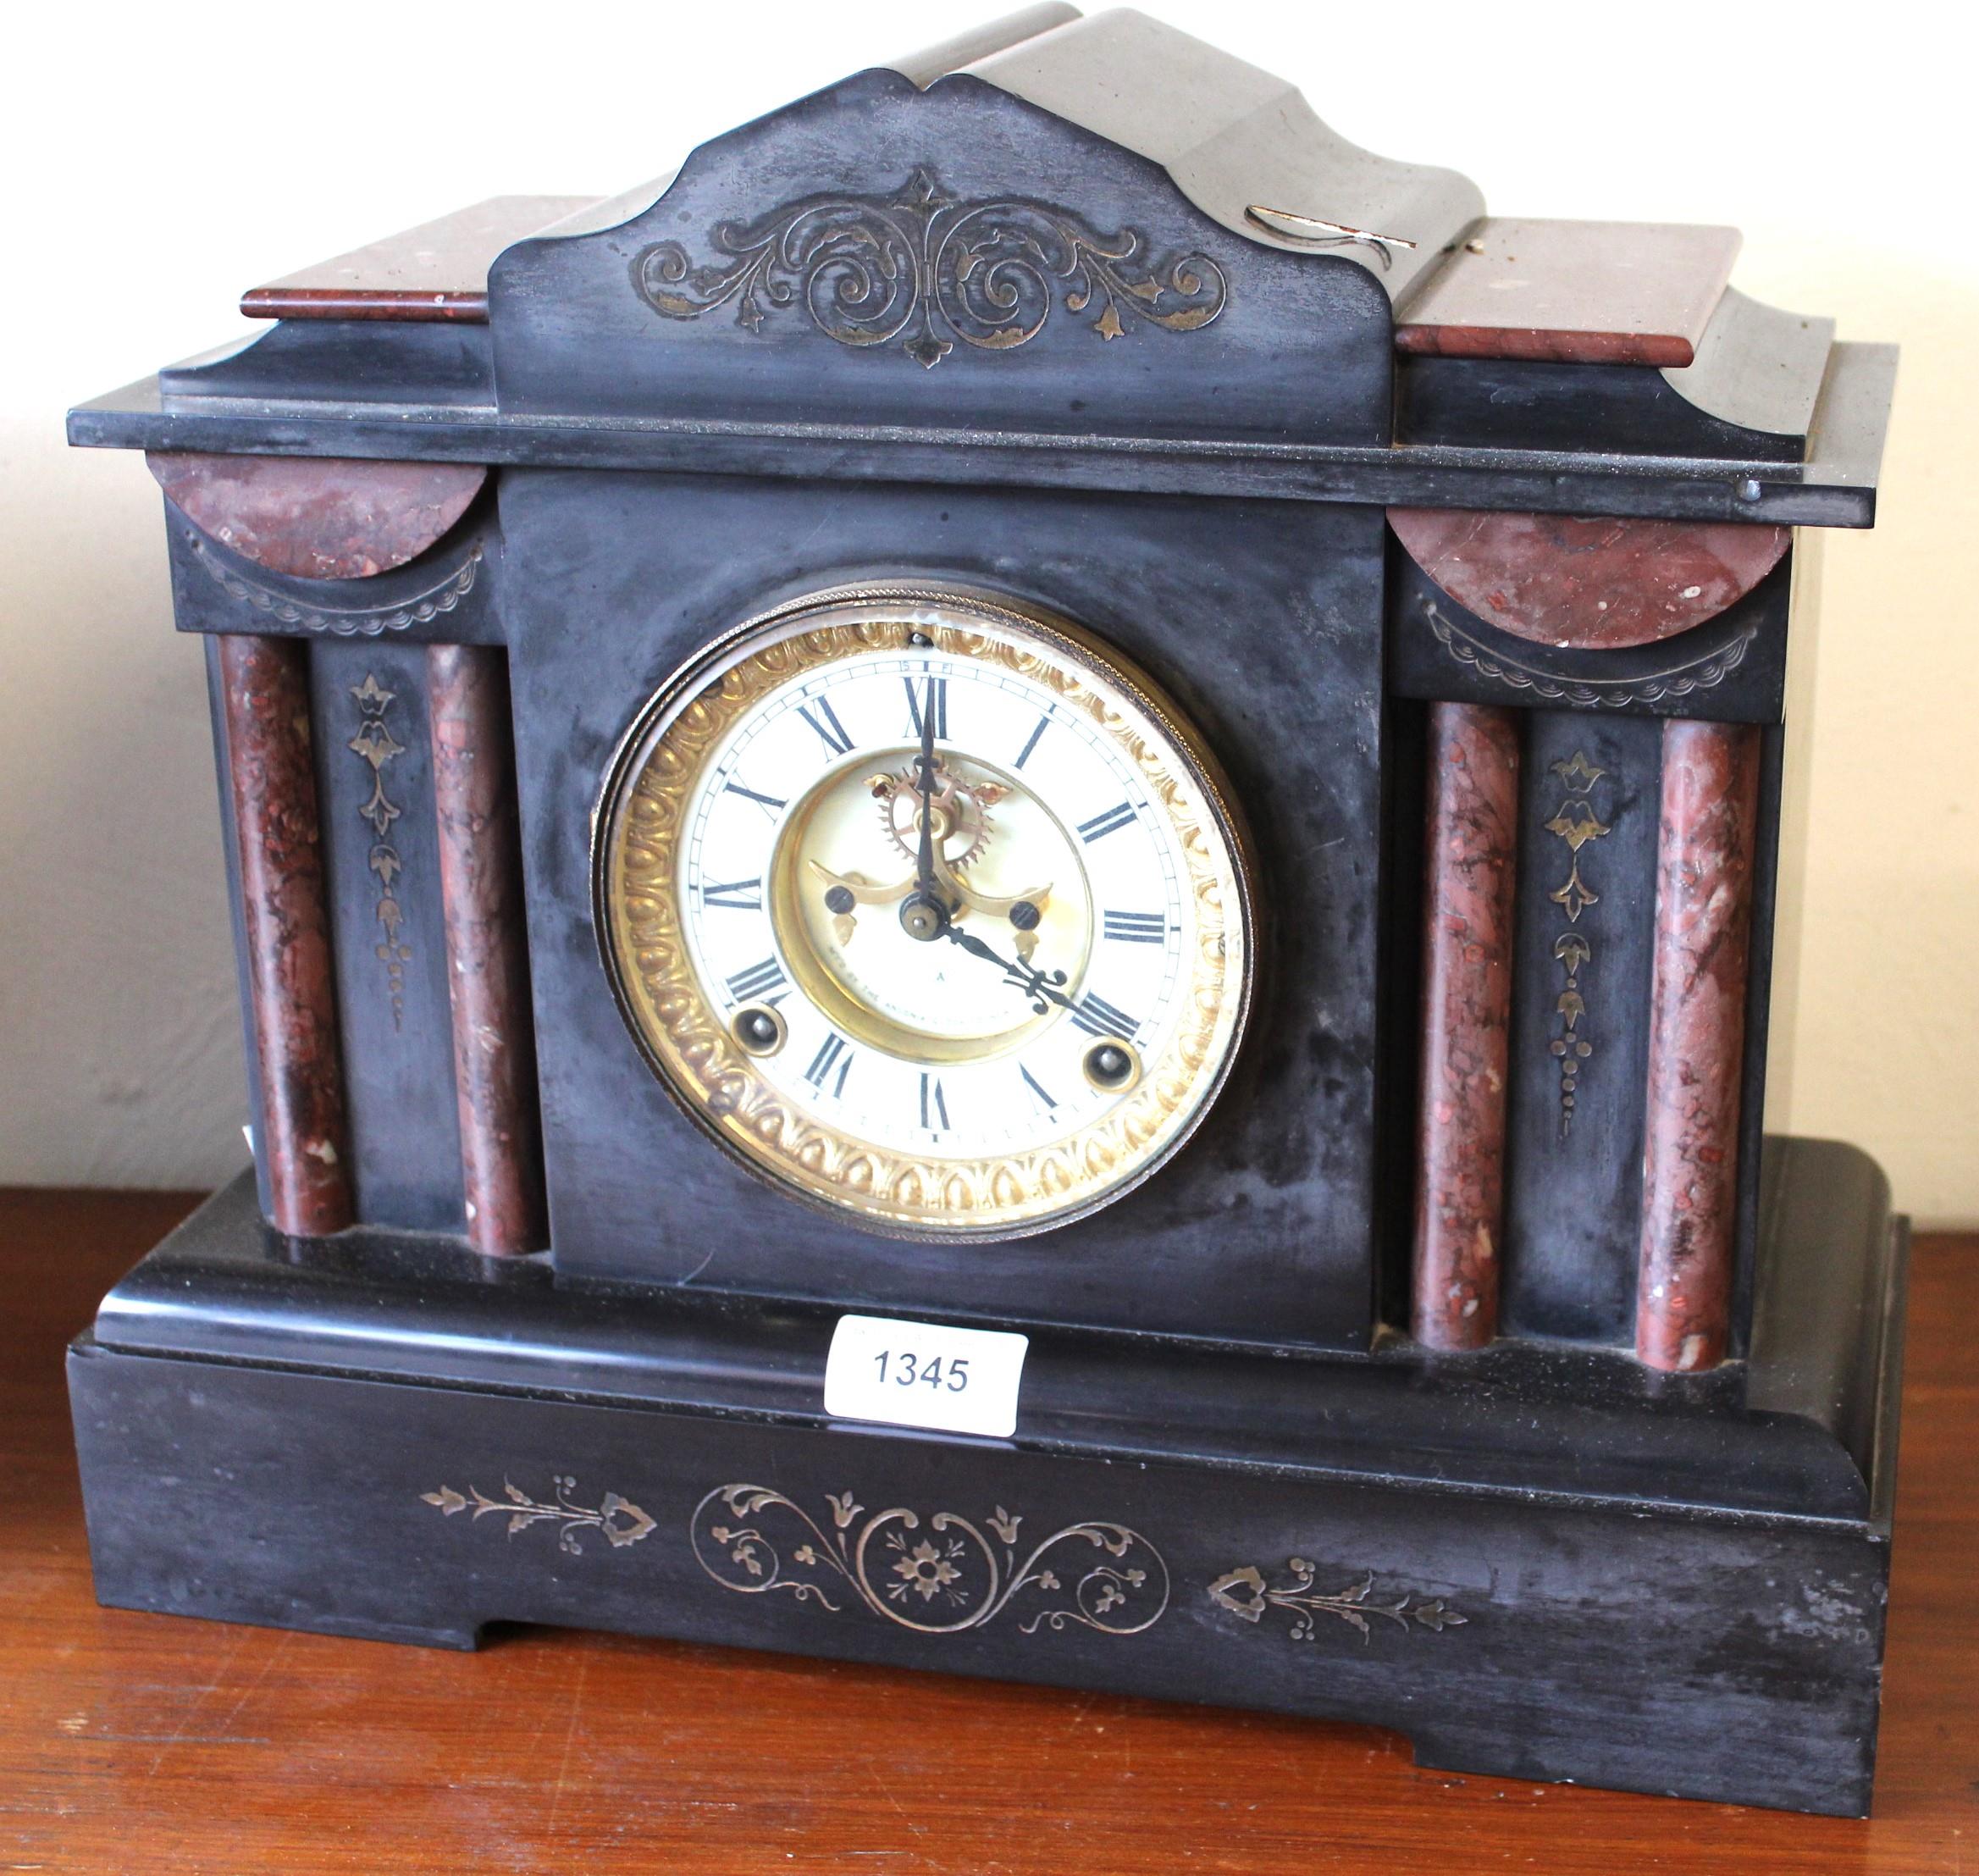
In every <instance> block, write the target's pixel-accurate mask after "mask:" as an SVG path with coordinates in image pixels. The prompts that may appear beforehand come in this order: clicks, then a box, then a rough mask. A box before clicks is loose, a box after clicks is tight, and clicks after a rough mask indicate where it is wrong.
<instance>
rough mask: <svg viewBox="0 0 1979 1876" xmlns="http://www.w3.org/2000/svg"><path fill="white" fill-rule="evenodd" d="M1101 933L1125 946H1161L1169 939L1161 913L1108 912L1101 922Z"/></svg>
mask: <svg viewBox="0 0 1979 1876" xmlns="http://www.w3.org/2000/svg"><path fill="white" fill-rule="evenodd" d="M1100 931H1101V935H1102V936H1103V937H1105V938H1118V939H1119V941H1120V942H1121V943H1122V944H1163V943H1164V942H1165V941H1166V939H1167V937H1168V932H1167V929H1166V921H1164V918H1163V916H1162V915H1161V914H1160V913H1159V912H1108V913H1106V914H1105V915H1104V916H1103V917H1102V918H1101V920H1100Z"/></svg>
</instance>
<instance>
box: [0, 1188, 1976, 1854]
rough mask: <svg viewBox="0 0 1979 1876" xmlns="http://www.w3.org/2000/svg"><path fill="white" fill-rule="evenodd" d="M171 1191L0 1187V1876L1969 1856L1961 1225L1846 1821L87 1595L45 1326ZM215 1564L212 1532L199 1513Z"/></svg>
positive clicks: (619, 1645) (1093, 1699)
mask: <svg viewBox="0 0 1979 1876" xmlns="http://www.w3.org/2000/svg"><path fill="white" fill-rule="evenodd" d="M193 1203H194V1200H193V1198H191V1197H190V1196H186V1197H178V1198H174V1197H172V1196H170V1195H162V1194H156V1193H152V1194H144V1193H120V1194H111V1193H51V1192H14V1193H0V1281H4V1283H5V1286H6V1288H5V1294H6V1296H7V1298H8V1305H7V1309H6V1311H5V1314H4V1315H3V1316H0V1337H4V1339H5V1344H6V1345H5V1346H4V1348H0V1447H3V1449H4V1455H5V1459H4V1463H5V1476H6V1480H7V1491H6V1495H5V1514H4V1517H0V1871H15V1870H47V1871H50V1872H55V1871H116V1872H126V1871H136V1870H142V1871H144V1872H145V1873H146V1876H182V1873H191V1872H195V1871H196V1872H201V1873H207V1876H210V1873H218V1872H226V1871H235V1870H240V1871H254V1872H267V1871H290V1870H303V1871H322V1872H325V1873H329V1872H336V1873H340V1876H341V1873H345V1872H348V1873H360V1872H361V1873H363V1876H386V1873H390V1872H397V1871H453V1870H476V1871H478V1870H493V1871H535V1870H548V1869H570V1868H591V1867H594V1866H596V1865H597V1864H598V1863H600V1862H602V1866H603V1867H604V1868H608V1869H622V1870H628V1871H629V1870H655V1871H666V1872H669V1873H672V1872H694V1873H701V1872H710V1873H727V1872H736V1873H744V1872H747V1873H749V1876H758V1873H761V1872H768V1871H775V1870H782V1869H790V1870H828V1871H832V1872H833V1873H841V1872H845V1873H851V1872H859V1873H872V1876H924V1873H930V1872H948V1873H955V1876H992V1873H993V1876H1066V1873H1074V1872H1075V1873H1078V1876H1109V1873H1113V1872H1123V1873H1125V1872H1132V1873H1134V1876H1148V1873H1153V1872H1162V1873H1167V1872H1184V1871H1197V1870H1200V1871H1226V1872H1241V1873H1243V1876H1279V1873H1281V1872H1282V1873H1284V1876H1292V1873H1295V1872H1296V1873H1297V1876H1313V1873H1314V1872H1318V1871H1329V1870H1360V1869H1368V1870H1378V1871H1380V1872H1382V1873H1383V1876H1407V1873H1411V1872H1416V1871H1436V1872H1451V1871H1466V1872H1468V1871H1473V1870H1496V1869H1510V1870H1543V1871H1546V1872H1549V1873H1551V1876H1573V1873H1578V1872H1588V1873H1598V1876H1621V1873H1622V1872H1627V1871H1634V1870H1663V1869H1671V1870H1684V1871H1694V1872H1711V1873H1712V1876H1716V1873H1719V1872H1727V1873H1728V1872H1738V1873H1739V1876H1751V1873H1754V1872H1767V1871H1783V1872H1784V1871H1791V1872H1806V1873H1809V1876H1813V1873H1816V1872H1819V1873H1822V1876H1833V1873H1842V1872H1848V1873H1853V1872H1858V1871H1860V1872H1895V1871H1903V1872H1945V1873H1947V1876H1954V1873H1957V1872H1960V1871H1965V1870H1971V1871H1975V1872H1979V1594H1976V1593H1975V1575H1976V1574H1979V1563H1975V1548H1976V1547H1975V1544H1974V1538H1975V1536H1979V1512H1976V1509H1975V1494H1976V1491H1979V1479H1976V1475H1975V1473H1974V1469H1973V1465H1972V1458H1971V1455H1972V1453H1973V1452H1974V1451H1975V1450H1976V1449H1979V1370H1976V1369H1975V1366H1974V1364H1973V1363H1972V1362H1971V1358H1970V1354H1969V1352H1967V1349H1966V1348H1965V1342H1966V1340H1967V1331H1966V1329H1965V1325H1967V1324H1969V1323H1970V1322H1971V1320H1973V1319H1974V1318H1975V1316H1979V1239H1975V1238H1970V1237H1968V1238H1962V1239H1961V1238H1949V1237H1941V1238H1936V1239H1928V1238H1927V1239H1925V1240H1923V1241H1922V1242H1921V1243H1920V1244H1919V1246H1918V1250H1917V1256H1916V1261H1915V1282H1914V1287H1913V1289H1912V1292H1911V1307H1910V1384H1909V1387H1908V1390H1907V1392H1906V1398H1905V1402H1904V1457H1903V1467H1902V1484H1901V1490H1900V1492H1899V1505H1898V1516H1897V1549H1896V1558H1895V1575H1894V1585H1893V1591H1892V1596H1893V1602H1892V1608H1891V1612H1890V1625H1889V1667H1888V1680H1887V1685H1886V1694H1885V1718H1884V1722H1883V1745H1882V1772H1881V1775H1880V1778H1879V1779H1878V1782H1877V1815H1876V1817H1875V1818H1873V1819H1872V1820H1871V1821H1870V1822H1869V1823H1852V1822H1847V1821H1844V1820H1841V1819H1837V1818H1800V1817H1793V1816H1788V1815H1783V1814H1780V1813H1777V1812H1763V1811H1746V1810H1740V1809H1737V1808H1734V1807H1729V1806H1723V1805H1703V1804H1692V1803H1685V1802H1680V1801H1676V1800H1658V1799H1647V1798H1640V1797H1628V1796H1618V1795H1617V1794H1614V1793H1610V1792H1603V1791H1589V1790H1575V1789H1573V1788H1570V1787H1566V1786H1558V1785H1547V1786H1540V1785H1527V1784H1514V1783H1507V1782H1505V1781H1503V1780H1500V1779H1483V1778H1475V1777H1463V1776H1458V1775H1456V1774H1448V1773H1440V1772H1428V1771H1421V1770H1418V1769H1417V1768H1416V1767H1415V1766H1414V1764H1413V1763H1412V1759H1411V1755H1410V1751H1409V1748H1408V1746H1407V1742H1406V1741H1405V1740H1401V1739H1400V1738H1398V1737H1396V1736H1395V1735H1390V1734H1385V1733H1382V1732H1379V1731H1377V1730H1375V1729H1372V1728H1358V1727H1352V1726H1338V1725H1327V1724H1318V1723H1314V1722H1307V1721H1298V1720H1288V1719H1277V1718H1267V1717H1262V1716H1258V1715H1252V1714H1239V1713H1220V1712H1215V1711H1212V1710H1208V1709H1200V1708H1191V1707H1171V1706H1160V1705H1157V1704H1155V1703H1153V1702H1144V1701H1135V1700H1125V1699H1120V1698H1118V1697H1116V1696H1092V1695H1082V1694H1075V1693H1062V1692H1054V1691H1051V1690H1048V1689H1045V1688H1036V1687H1015V1686H1005V1685H997V1684H989V1683H982V1682H971V1681H965V1680H953V1679H949V1678H946V1677H943V1676H941V1675H936V1674H927V1675H920V1674H904V1673H898V1672H893V1671H888V1670H883V1669H879V1668H860V1667H853V1666H845V1665H838V1664H833V1663H823V1662H811V1661H805V1660H801V1659H798V1658H794V1657H788V1656H781V1655H750V1654H741V1653H732V1652H722V1651H719V1650H715V1649H708V1648H697V1647H687V1646H679V1645H677V1644H673V1643H668V1642H661V1641H631V1640H626V1639H623V1638H620V1637H616V1636H611V1635H580V1634H569V1633H561V1632H556V1631H548V1630H511V1631H508V1632H506V1633H502V1634H500V1635H496V1636H495V1637H493V1638H491V1641H490V1644H489V1646H488V1647H487V1648H485V1649H484V1651H483V1652H481V1653H479V1654H475V1655H456V1654H448V1653H440V1652H433V1651H428V1650H425V1649H419V1648H408V1647H398V1646H390V1645H387V1644H384V1643H376V1642H365V1641H338V1640H332V1639H329V1638H326V1637H323V1636H320V1635H289V1634H283V1633H279V1632H277V1631H274V1630H260V1629H248V1628H239V1627H229V1626H224V1625H221V1624H211V1623H202V1622H193V1621H187V1620H183V1619H177V1618H174V1617H169V1616H155V1615H141V1614H135V1613H128V1612H125V1611H121V1610H107V1609H99V1608H97V1605H96V1603H95V1602H94V1600H93V1599H92V1597H91V1593H90V1579H89V1560H88V1552H87V1550H86V1545H85V1542H84V1538H83V1528H82V1511H81V1504H80V1495H79V1493H78V1491H77V1487H76V1480H75V1462H74V1459H73V1457H72V1455H71V1453H70V1447H69V1419H68V1409H67V1405H66V1403H65V1401H64V1395H63V1391H62V1348H63V1344H64V1341H65V1339H66V1338H67V1337H68V1336H69V1335H70V1334H71V1333H73V1332H74V1331H75V1330H77V1329H79V1328H80V1327H81V1326H82V1325H84V1324H85V1323H86V1321H87V1320H88V1319H89V1316H90V1313H91V1309H92V1307H93V1305H94V1302H95V1299H96V1298H97V1295H98V1294H99V1293H100V1292H102V1290H103V1289H104V1288H106V1287H108V1285H109V1283H110V1282H111V1281H113V1279H114V1278H115V1277H116V1276H119V1274H120V1273H121V1272H122V1271H123V1270H124V1268H125V1266H126V1265H129V1264H130V1262H132V1261H133V1260H134V1259H135V1258H136V1257H137V1256H138V1255H139V1253H141V1252H142V1251H144V1250H145V1249H146V1248H148V1247H149V1246H150V1245H151V1243H152V1242H153V1241H154V1240H155V1239H156V1238H157V1237H158V1236H160V1235H161V1234H162V1233H163V1231H164V1230H165V1229H166V1228H167V1226H169V1225H170V1224H172V1223H173V1222H174V1220H176V1219H177V1218H178V1217H180V1215H183V1214H184V1213H185V1211H187V1210H189V1209H191V1205H192V1204H193ZM227 1542H228V1534H227V1532H226V1531H225V1530H224V1529H222V1530H214V1532H213V1545H214V1547H215V1548H216V1549H217V1550H218V1549H224V1547H225V1545H226V1544H227Z"/></svg>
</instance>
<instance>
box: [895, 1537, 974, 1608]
mask: <svg viewBox="0 0 1979 1876" xmlns="http://www.w3.org/2000/svg"><path fill="white" fill-rule="evenodd" d="M893 1569H894V1571H895V1573H896V1574H898V1575H901V1576H904V1577H905V1578H906V1579H907V1580H906V1582H905V1584H904V1585H896V1586H895V1587H894V1588H893V1590H892V1591H889V1593H890V1594H892V1595H895V1596H897V1595H898V1594H899V1593H900V1591H901V1590H902V1589H903V1588H905V1589H910V1590H912V1591H915V1593H916V1594H917V1595H918V1596H919V1597H920V1599H921V1601H922V1602H932V1601H933V1600H934V1598H935V1597H936V1596H937V1594H938V1593H939V1592H940V1591H941V1590H942V1588H943V1585H946V1584H949V1583H953V1582H954V1581H955V1580H956V1579H957V1578H958V1577H959V1576H960V1575H961V1574H962V1573H961V1571H959V1569H956V1568H955V1566H954V1564H953V1563H950V1562H949V1561H948V1559H947V1558H945V1557H943V1555H942V1553H941V1552H939V1551H937V1549H936V1548H935V1547H934V1546H933V1545H932V1544H931V1543H928V1542H927V1541H925V1540H923V1541H921V1542H920V1543H918V1544H916V1545H915V1547H914V1548H913V1549H912V1550H910V1551H909V1552H907V1554H906V1555H905V1556H904V1557H902V1558H898V1560H897V1561H896V1562H895V1563H894V1565H893Z"/></svg>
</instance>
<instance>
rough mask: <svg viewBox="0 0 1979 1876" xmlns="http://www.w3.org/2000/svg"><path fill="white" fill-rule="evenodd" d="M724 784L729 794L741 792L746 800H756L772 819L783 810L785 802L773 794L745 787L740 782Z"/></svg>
mask: <svg viewBox="0 0 1979 1876" xmlns="http://www.w3.org/2000/svg"><path fill="white" fill-rule="evenodd" d="M724 786H725V787H726V788H727V790H728V792H729V794H739V795H740V796H741V797H742V798H743V800H745V801H754V802H755V804H756V805H757V806H758V807H760V808H761V809H762V811H764V812H765V813H766V814H767V815H768V816H769V817H770V818H771V820H772V821H774V820H775V819H776V818H777V816H778V815H779V814H781V813H782V811H783V806H784V804H783V803H782V802H781V801H779V800H777V797H776V796H775V795H773V794H757V793H756V791H755V789H745V788H744V786H743V785H742V783H739V782H730V783H725V784H724Z"/></svg>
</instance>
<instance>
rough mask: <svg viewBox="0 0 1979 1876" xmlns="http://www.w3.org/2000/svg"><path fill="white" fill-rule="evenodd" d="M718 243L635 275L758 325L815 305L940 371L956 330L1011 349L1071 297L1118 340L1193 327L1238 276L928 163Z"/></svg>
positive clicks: (660, 260) (645, 266)
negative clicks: (1141, 327) (1153, 253)
mask: <svg viewBox="0 0 1979 1876" xmlns="http://www.w3.org/2000/svg"><path fill="white" fill-rule="evenodd" d="M710 245H711V246H712V247H713V249H714V251H715V254H716V258H715V259H713V260H711V261H710V262H707V263H702V264H699V265H697V264H696V263H694V260H693V259H692V258H691V257H690V256H689V254H688V250H687V248H686V247H685V246H683V245H682V244H681V243H680V242H678V241H656V242H655V243H654V244H653V245H652V246H650V247H646V248H644V249H642V250H641V251H640V252H639V253H638V255H636V256H635V257H634V258H633V267H632V275H633V285H634V286H635V287H636V288H637V289H638V294H639V296H640V298H641V299H643V300H644V302H646V304H647V305H648V306H650V307H652V309H653V310H654V311H655V313H660V314H661V315H662V316H663V317H665V318H669V319H698V318H700V317H701V316H702V314H704V313H712V312H714V311H715V310H716V308H717V307H726V306H731V305H732V306H733V307H734V308H735V323H736V324H738V325H739V326H741V327H743V328H744V329H745V330H747V331H749V332H756V331H760V329H761V328H762V325H763V323H764V321H765V320H766V318H768V317H769V316H770V314H771V313H776V312H780V311H782V309H784V308H785V307H792V306H801V307H803V309H804V312H805V313H807V314H808V315H809V316H810V321H811V324H813V325H815V327H816V328H817V329H818V330H819V331H821V332H822V333H823V334H824V335H826V337H827V338H831V339H835V340H837V342H838V343H839V344H840V345H842V346H884V345H888V344H891V343H892V342H893V340H899V341H900V346H901V350H902V351H904V352H905V353H906V355H907V356H908V357H909V358H911V359H913V360H914V362H915V363H916V364H918V365H920V366H922V367H924V368H927V369H929V370H931V369H932V368H934V367H935V366H937V365H938V364H940V363H941V362H942V361H943V359H944V358H945V357H948V354H949V353H950V352H951V351H954V349H955V345H956V342H957V341H959V342H960V343H962V344H964V345H966V346H974V347H976V349H977V350H979V351H1010V350H1012V349H1013V348H1014V347H1015V346H1021V345H1025V344H1027V343H1028V342H1029V341H1030V340H1032V339H1035V338H1036V336H1037V335H1038V334H1039V333H1040V332H1042V330H1043V329H1044V325H1045V322H1046V320H1047V319H1048V318H1049V317H1050V315H1051V312H1052V308H1053V305H1054V304H1055V303H1056V302H1058V301H1059V299H1061V298H1062V299H1063V301H1064V307H1065V311H1066V312H1067V313H1069V314H1071V315H1073V316H1075V317H1084V316H1085V315H1086V314H1088V313H1090V314H1091V315H1092V318H1091V319H1090V322H1089V329H1090V330H1092V332H1094V333H1097V335H1098V336H1099V337H1100V338H1102V339H1118V338H1119V337H1121V336H1122V335H1124V334H1125V333H1126V332H1128V331H1130V330H1131V329H1132V327H1133V324H1134V322H1135V321H1136V320H1145V321H1146V322H1147V324H1150V325H1156V326H1160V327H1162V328H1163V329H1164V330H1166V331H1169V332H1192V331H1194V330H1196V329H1197V328H1198V327H1201V326H1206V325H1208V324H1209V323H1210V321H1211V320H1213V319H1214V318H1216V316H1217V315H1218V314H1219V313H1221V312H1222V311H1223V309H1224V303H1225V302H1226V300H1227V298H1228V296H1229V285H1228V282H1227V281H1226V280H1225V279H1224V274H1223V270H1222V268H1219V266H1218V265H1217V264H1216V263H1215V262H1214V261H1213V260H1212V259H1210V257H1208V255H1207V254H1202V253H1194V252H1170V253H1166V254H1163V255H1161V256H1159V257H1152V258H1151V257H1150V254H1149V249H1148V242H1147V236H1146V235H1143V234H1142V232H1141V231H1140V230H1137V229H1132V228H1125V229H1122V230H1120V231H1119V233H1118V234H1115V235H1103V234H1101V233H1100V232H1098V230H1095V229H1093V228H1092V227H1090V226H1088V225H1087V224H1086V223H1085V222H1083V221H1081V219H1079V218H1078V217H1077V216H1075V215H1074V214H1072V213H1070V211H1069V210H1066V209H1064V208H1054V207H1053V206H1051V205H1050V204H1048V203H1046V202H1025V201H1022V200H1014V199H1013V200H1008V201H985V202H963V201H961V200H959V199H958V198H957V197H956V196H952V195H950V194H949V193H948V191H946V190H945V189H943V187H942V185H941V184H940V183H939V182H938V181H937V180H936V179H935V176H934V174H933V172H932V171H931V170H929V169H915V171H914V173H913V174H911V175H910V176H909V177H908V179H907V180H906V181H905V182H904V184H903V185H901V187H900V188H899V190H898V191H896V192H895V193H894V194H893V196H845V195H816V196H804V198H803V199H802V200H801V201H798V202H786V203H784V204H783V205H782V207H781V208H774V209H772V210H771V211H770V213H768V214H766V215H764V216H762V217H761V218H760V219H758V220H755V221H753V222H747V223H744V222H733V221H726V222H719V223H717V224H716V226H715V228H714V230H713V232H712V234H711V235H710Z"/></svg>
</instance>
